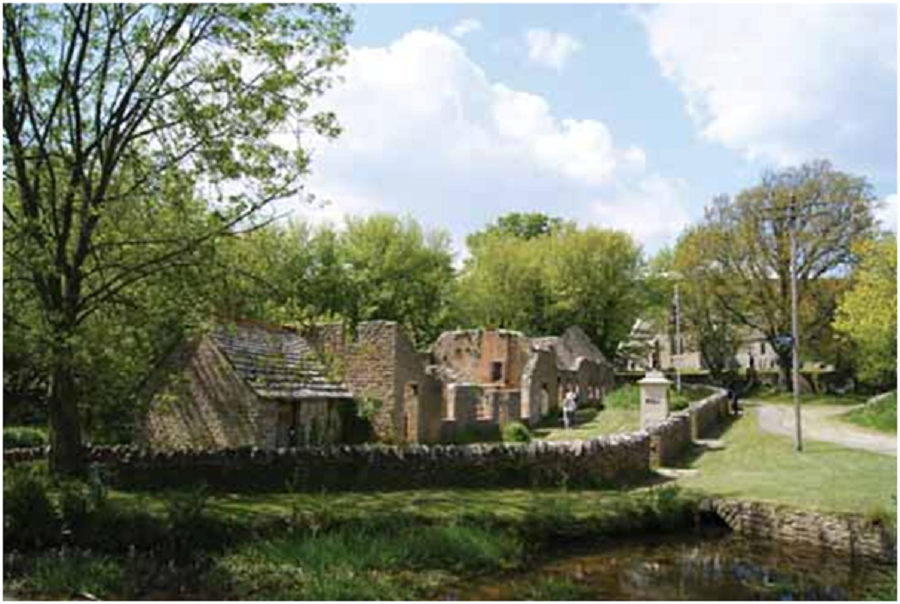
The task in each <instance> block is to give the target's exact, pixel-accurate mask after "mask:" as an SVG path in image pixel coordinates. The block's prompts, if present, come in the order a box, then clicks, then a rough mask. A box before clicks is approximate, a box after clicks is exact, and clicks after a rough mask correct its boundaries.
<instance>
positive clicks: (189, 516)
mask: <svg viewBox="0 0 900 604" xmlns="http://www.w3.org/2000/svg"><path fill="white" fill-rule="evenodd" d="M208 502H209V490H208V489H207V487H206V486H205V485H200V486H197V487H195V488H193V489H187V490H179V491H174V492H172V493H170V494H169V496H168V500H167V501H166V517H167V519H168V522H169V526H170V527H171V528H172V530H173V532H176V533H177V532H179V531H181V530H185V529H189V528H190V527H192V526H195V525H196V524H197V523H198V522H199V521H200V519H201V518H202V517H203V513H204V511H205V510H206V506H207V503H208Z"/></svg>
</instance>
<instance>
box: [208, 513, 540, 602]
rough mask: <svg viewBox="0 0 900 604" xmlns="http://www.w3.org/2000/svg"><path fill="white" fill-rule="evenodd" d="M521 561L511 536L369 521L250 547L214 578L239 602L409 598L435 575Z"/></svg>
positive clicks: (221, 563)
mask: <svg viewBox="0 0 900 604" xmlns="http://www.w3.org/2000/svg"><path fill="white" fill-rule="evenodd" d="M522 558H523V547H522V543H521V541H520V540H519V538H518V537H517V536H515V535H514V534H513V533H511V532H508V531H494V530H489V529H487V528H483V527H478V526H471V525H466V524H450V525H441V526H428V525H426V526H421V525H420V526H408V525H406V526H405V525H403V524H402V523H400V522H398V521H390V522H383V521H382V522H379V521H369V522H361V523H355V524H354V525H347V526H343V527H338V528H335V529H333V530H330V531H328V532H325V533H320V534H315V535H309V534H308V535H287V536H283V537H278V538H274V539H270V540H265V541H261V542H254V543H248V544H246V545H244V546H241V547H239V548H237V549H236V550H234V551H233V552H231V553H228V554H226V555H223V556H221V557H220V558H218V560H217V561H216V563H215V570H214V573H215V574H216V576H217V577H218V578H219V579H220V580H221V581H223V582H225V583H227V584H229V586H230V588H231V589H232V590H233V591H234V593H235V594H236V595H237V596H238V597H240V598H242V599H246V598H264V599H276V600H280V599H305V600H331V599H337V600H346V599H404V598H410V597H414V596H417V595H418V596H421V595H423V593H424V592H426V591H427V589H428V584H429V578H433V574H434V572H447V571H451V572H452V571H457V572H467V573H472V572H482V571H484V572H486V571H496V570H499V569H503V568H514V567H515V566H517V565H518V564H519V563H520V562H521V560H522ZM403 571H409V573H408V574H405V575H404V574H403ZM412 571H415V572H412ZM429 571H432V572H429Z"/></svg>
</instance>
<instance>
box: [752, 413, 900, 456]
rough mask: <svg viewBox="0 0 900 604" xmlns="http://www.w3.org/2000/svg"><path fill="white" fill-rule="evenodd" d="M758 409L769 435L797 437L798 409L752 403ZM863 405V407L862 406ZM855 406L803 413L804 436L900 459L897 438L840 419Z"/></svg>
mask: <svg viewBox="0 0 900 604" xmlns="http://www.w3.org/2000/svg"><path fill="white" fill-rule="evenodd" d="M748 402H749V403H750V405H752V406H753V407H756V417H757V419H758V420H759V427H760V428H762V429H763V430H765V431H766V432H772V433H774V434H783V435H786V436H792V435H793V434H794V408H793V407H792V406H790V405H773V404H769V403H759V402H754V401H748ZM860 406H861V405H860ZM856 408H857V406H853V407H838V406H825V405H821V406H819V405H816V406H807V407H801V413H802V414H803V426H802V427H803V437H804V438H809V439H811V440H824V441H826V442H830V443H835V444H838V445H843V446H845V447H850V448H851V449H864V450H866V451H872V452H874V453H881V454H882V455H893V456H895V457H896V456H897V438H896V437H894V436H890V435H888V434H882V433H880V432H873V431H871V430H866V429H865V428H859V427H857V426H854V425H853V424H848V423H845V422H842V421H841V420H840V419H838V418H837V417H836V416H838V415H841V414H842V413H848V412H849V411H850V410H851V409H856Z"/></svg>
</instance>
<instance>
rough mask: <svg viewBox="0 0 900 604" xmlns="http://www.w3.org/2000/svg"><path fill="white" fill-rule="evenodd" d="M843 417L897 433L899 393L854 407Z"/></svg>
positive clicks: (866, 426) (854, 422) (880, 430)
mask: <svg viewBox="0 0 900 604" xmlns="http://www.w3.org/2000/svg"><path fill="white" fill-rule="evenodd" d="M841 419H842V420H844V421H848V422H850V423H852V424H856V425H857V426H861V427H863V428H869V429H872V430H878V431H879V432H887V433H889V434H896V433H897V393H896V392H895V393H893V394H892V395H891V396H888V397H886V398H883V399H881V400H880V401H878V402H876V403H873V404H871V405H866V406H865V407H861V408H859V409H854V410H853V411H851V412H850V413H848V414H846V415H842V416H841Z"/></svg>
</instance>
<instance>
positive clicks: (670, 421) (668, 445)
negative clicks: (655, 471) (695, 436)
mask: <svg viewBox="0 0 900 604" xmlns="http://www.w3.org/2000/svg"><path fill="white" fill-rule="evenodd" d="M647 433H648V434H649V435H650V465H651V466H653V467H654V468H658V467H660V466H668V465H672V463H673V462H675V461H676V460H677V459H678V458H679V457H681V456H682V455H684V454H685V453H686V452H687V451H688V449H690V447H691V442H692V441H691V415H690V412H689V411H680V412H678V413H673V414H672V415H670V416H669V417H668V418H667V419H666V420H665V421H663V422H659V423H658V424H654V425H652V426H651V427H650V428H648V430H647Z"/></svg>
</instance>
